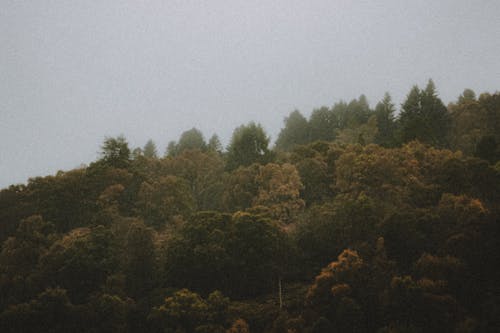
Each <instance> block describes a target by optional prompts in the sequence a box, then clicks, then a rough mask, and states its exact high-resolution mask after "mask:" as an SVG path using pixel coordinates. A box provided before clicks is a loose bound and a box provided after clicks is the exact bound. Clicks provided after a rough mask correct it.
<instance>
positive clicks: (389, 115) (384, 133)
mask: <svg viewBox="0 0 500 333" xmlns="http://www.w3.org/2000/svg"><path fill="white" fill-rule="evenodd" d="M395 111H396V110H395V108H394V104H393V103H392V100H391V95H389V93H385V95H384V98H383V99H382V101H380V102H379V103H378V104H377V106H376V107H375V117H376V119H377V128H378V133H377V136H376V137H375V143H376V144H379V145H381V146H384V147H392V146H394V144H395V138H394V134H395V133H394V132H395V126H396V124H395V121H394V112H395Z"/></svg>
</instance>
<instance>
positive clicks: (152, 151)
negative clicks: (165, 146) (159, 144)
mask: <svg viewBox="0 0 500 333" xmlns="http://www.w3.org/2000/svg"><path fill="white" fill-rule="evenodd" d="M143 155H144V157H147V158H157V157H158V153H157V151H156V145H155V143H154V142H153V140H151V139H149V140H148V142H146V144H145V145H144V149H143Z"/></svg>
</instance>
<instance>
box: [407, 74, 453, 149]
mask: <svg viewBox="0 0 500 333" xmlns="http://www.w3.org/2000/svg"><path fill="white" fill-rule="evenodd" d="M399 124H400V130H401V133H400V134H401V135H400V138H401V140H402V142H408V141H411V140H419V141H421V142H425V143H429V144H432V145H434V146H441V147H442V146H446V145H447V143H446V136H447V133H448V130H449V126H450V117H449V114H448V111H447V109H446V107H445V106H444V104H443V102H442V101H441V99H439V97H438V96H437V92H436V87H435V85H434V82H433V81H432V80H429V82H428V83H427V86H426V88H425V89H424V90H420V89H419V88H418V87H417V86H414V87H413V88H412V90H411V91H410V93H409V94H408V96H407V98H406V101H405V102H404V103H403V105H402V111H401V115H400V117H399Z"/></svg>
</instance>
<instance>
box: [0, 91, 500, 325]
mask: <svg viewBox="0 0 500 333" xmlns="http://www.w3.org/2000/svg"><path fill="white" fill-rule="evenodd" d="M499 116H500V94H499V93H495V94H487V93H484V94H481V95H480V96H479V97H478V98H477V97H476V95H475V94H474V92H472V91H471V90H465V91H464V92H463V94H462V95H461V96H460V97H459V98H458V99H457V101H456V102H454V103H451V104H449V105H448V107H445V106H444V105H443V103H442V101H440V99H439V97H438V96H437V93H436V88H435V87H434V84H433V83H432V81H429V83H428V85H427V87H426V88H425V89H424V90H421V89H420V88H418V87H414V88H412V90H411V91H410V93H409V94H408V96H407V100H406V101H405V102H404V103H403V105H402V108H401V112H400V114H399V115H396V108H395V106H394V104H393V103H392V101H391V98H390V95H389V94H386V95H385V96H384V98H383V100H382V101H381V102H379V103H378V104H377V105H376V107H375V109H373V110H372V109H370V107H369V104H368V102H367V100H366V97H364V96H360V98H358V99H356V100H353V101H351V102H349V103H344V102H339V103H337V104H335V105H334V106H333V107H332V108H327V107H322V108H319V109H317V110H314V111H313V112H312V113H311V116H310V117H309V119H307V118H305V117H304V116H302V115H301V114H300V112H299V111H297V110H295V111H293V112H292V113H291V114H290V116H288V117H287V118H286V119H285V125H284V128H283V129H282V131H281V133H280V135H279V136H278V138H277V140H276V145H275V147H273V148H271V147H270V138H269V136H268V135H267V134H266V133H265V131H264V129H263V127H262V126H261V125H260V124H256V123H249V124H246V125H242V126H240V127H238V128H237V129H235V131H234V134H233V137H232V139H231V141H230V143H229V145H228V147H227V149H226V150H224V149H223V147H222V145H221V143H220V140H219V138H218V137H217V135H213V136H212V137H211V138H210V139H209V140H208V142H206V141H205V138H204V137H203V134H202V133H201V132H200V131H199V130H197V129H195V128H193V129H191V130H188V131H186V132H184V133H183V134H182V135H181V137H180V139H179V141H178V142H172V143H170V144H169V145H168V149H167V154H166V156H163V157H159V156H158V148H157V146H156V144H155V143H154V142H153V141H152V140H149V141H148V142H147V143H146V145H145V146H144V147H143V148H136V149H131V148H130V147H129V144H128V143H127V141H126V139H125V138H124V137H123V136H119V137H116V138H112V137H111V138H106V139H105V140H104V143H103V145H102V147H101V150H102V152H101V156H100V158H99V159H98V160H97V161H95V162H93V163H91V164H90V165H89V166H88V167H82V168H80V169H75V170H70V171H66V172H62V171H61V172H58V173H57V174H56V175H53V176H47V177H37V178H32V179H30V180H29V181H28V183H27V184H25V185H12V186H10V187H8V188H6V189H3V190H1V191H0V241H1V244H2V246H1V250H0V331H2V332H40V331H47V332H68V331H75V332H108V331H113V332H115V331H116V332H144V331H150V332H231V333H233V332H495V331H498V328H499V327H500V323H499V322H498V318H500V296H499V295H500V289H499V286H498V280H499V279H500V270H499V268H498V262H500V256H499V254H500V248H499V242H498V239H500V227H499V226H500V219H499V216H500V215H499V213H500V192H499V188H500V162H499V159H500V154H499V147H498V143H499V142H500V137H499V136H500V120H499V119H500V118H499Z"/></svg>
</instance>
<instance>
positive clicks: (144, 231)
mask: <svg viewBox="0 0 500 333" xmlns="http://www.w3.org/2000/svg"><path fill="white" fill-rule="evenodd" d="M125 249H126V250H125V255H124V258H123V264H124V265H123V266H124V272H125V276H126V287H127V290H128V291H129V295H132V296H134V297H140V296H142V295H144V294H145V293H147V292H148V291H149V289H150V288H151V287H152V283H153V272H154V264H155V263H154V251H155V247H154V243H153V230H151V229H149V228H147V227H146V226H145V225H144V224H140V223H134V224H132V225H131V226H130V228H129V230H128V232H127V235H126V240H125Z"/></svg>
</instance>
